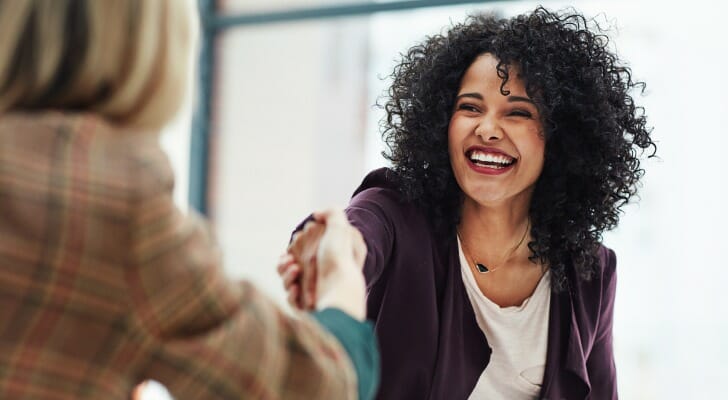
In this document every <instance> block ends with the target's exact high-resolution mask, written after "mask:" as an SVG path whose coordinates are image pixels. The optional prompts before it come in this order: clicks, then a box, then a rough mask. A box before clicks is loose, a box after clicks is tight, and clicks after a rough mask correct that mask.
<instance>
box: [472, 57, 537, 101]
mask: <svg viewBox="0 0 728 400" xmlns="http://www.w3.org/2000/svg"><path fill="white" fill-rule="evenodd" d="M498 62H499V61H498V59H497V58H496V57H495V56H493V55H492V54H490V53H485V54H481V55H479V56H478V57H477V58H476V59H475V60H474V61H473V63H472V64H470V66H469V67H468V69H467V70H466V71H465V74H464V75H463V78H462V80H461V81H460V92H463V91H471V90H476V91H479V92H480V91H483V92H490V91H494V90H495V91H498V92H500V89H501V85H502V83H503V79H502V78H501V77H500V76H498V70H497V67H498ZM503 89H504V90H507V91H510V92H512V94H519V95H525V94H526V89H525V85H524V82H523V80H522V79H521V77H520V74H519V71H518V67H517V66H515V65H509V66H508V82H506V84H505V86H504V87H503Z"/></svg>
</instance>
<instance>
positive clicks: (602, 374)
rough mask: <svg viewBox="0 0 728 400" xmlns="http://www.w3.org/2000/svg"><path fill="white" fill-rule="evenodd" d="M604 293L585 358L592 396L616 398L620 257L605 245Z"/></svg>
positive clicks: (603, 251) (595, 397)
mask: <svg viewBox="0 0 728 400" xmlns="http://www.w3.org/2000/svg"><path fill="white" fill-rule="evenodd" d="M602 260H603V265H604V269H603V276H602V296H601V307H600V314H599V319H598V320H597V330H596V336H595V337H594V344H593V345H592V350H591V352H590V354H589V357H588V359H587V360H586V366H587V371H588V372H589V381H590V384H591V394H590V398H592V399H617V371H616V367H615V363H614V350H613V347H612V327H613V322H614V297H615V291H616V286H617V275H616V266H617V260H616V256H615V254H614V251H612V250H611V249H608V248H606V247H603V248H602Z"/></svg>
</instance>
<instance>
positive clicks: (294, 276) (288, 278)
mask: <svg viewBox="0 0 728 400" xmlns="http://www.w3.org/2000/svg"><path fill="white" fill-rule="evenodd" d="M300 278H301V267H299V266H298V264H291V266H290V267H288V270H286V272H285V274H284V275H283V287H284V288H286V290H288V288H289V287H290V286H291V285H293V284H295V283H299V282H300Z"/></svg>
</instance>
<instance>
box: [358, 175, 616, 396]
mask: <svg viewBox="0 0 728 400" xmlns="http://www.w3.org/2000/svg"><path fill="white" fill-rule="evenodd" d="M392 174H394V172H392V171H391V170H388V169H379V170H376V171H373V172H371V173H370V174H369V175H368V176H367V177H366V178H365V179H364V182H363V183H362V184H361V186H359V188H358V189H357V190H356V192H355V193H354V197H353V198H352V200H351V203H350V205H349V207H348V208H347V210H346V212H347V215H348V217H349V220H350V221H351V222H352V224H353V225H354V226H356V227H357V228H358V229H359V230H361V232H362V234H363V236H364V239H365V241H366V244H367V248H368V253H367V258H366V263H365V266H364V274H365V276H366V281H367V287H368V298H367V307H368V318H369V319H370V320H372V321H374V323H375V329H376V333H377V336H378V339H379V344H380V350H381V362H382V379H381V387H380V389H379V395H378V399H392V400H409V399H411V400H424V399H432V400H436V399H447V400H458V399H467V398H468V396H469V395H470V393H471V392H472V390H473V388H474V387H475V384H476V382H477V380H478V377H479V376H480V374H481V373H482V371H483V369H484V368H486V367H487V365H488V362H489V360H490V354H491V348H490V346H489V345H488V341H487V339H486V338H485V336H484V334H483V332H482V331H481V330H480V328H479V327H478V324H477V322H476V319H475V314H474V312H473V308H472V306H471V304H470V300H469V299H468V297H467V294H466V291H465V287H464V286H463V281H462V277H461V275H460V261H459V257H458V248H457V240H456V237H455V235H454V234H453V235H449V236H444V237H443V236H442V235H438V234H436V233H435V232H434V230H433V229H432V226H431V225H430V223H429V220H428V219H427V218H426V217H425V215H424V214H423V213H422V211H421V210H419V209H418V208H417V207H415V206H414V205H413V204H411V203H407V202H405V201H404V200H403V197H402V196H401V195H400V193H399V192H398V190H397V188H396V186H395V185H394V183H393V181H392V180H391V179H389V178H388V177H389V176H391V175H392ZM599 257H600V260H601V263H600V270H599V273H598V274H597V276H596V277H595V278H594V279H592V280H591V281H589V282H584V281H579V280H576V279H571V278H573V277H570V279H571V281H572V282H574V283H573V284H572V288H571V290H570V291H568V292H564V293H554V292H552V294H551V310H550V315H549V328H548V329H549V334H548V350H547V355H546V371H545V374H544V380H543V386H542V389H541V394H540V396H539V398H540V399H545V400H561V399H566V400H571V399H596V400H604V399H616V398H617V385H616V371H615V365H614V358H613V353H612V316H613V309H614V290H615V284H616V280H615V279H616V277H615V266H616V260H615V256H614V252H613V251H612V250H610V249H608V248H606V247H603V246H602V247H601V248H600V249H599Z"/></svg>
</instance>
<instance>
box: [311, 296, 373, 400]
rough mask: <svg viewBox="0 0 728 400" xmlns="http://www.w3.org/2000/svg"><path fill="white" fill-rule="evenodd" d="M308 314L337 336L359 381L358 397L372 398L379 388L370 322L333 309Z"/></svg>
mask: <svg viewBox="0 0 728 400" xmlns="http://www.w3.org/2000/svg"><path fill="white" fill-rule="evenodd" d="M312 315H313V317H314V318H316V320H317V321H318V322H319V323H320V324H321V325H323V326H324V327H325V328H326V329H327V330H328V331H329V332H331V334H333V335H334V336H336V338H337V339H339V342H341V345H342V346H343V347H344V349H345V350H346V352H347V353H348V354H349V358H351V362H352V364H354V369H355V370H356V376H357V379H358V382H359V399H360V400H369V399H373V398H374V396H375V395H376V394H377V389H378V387H379V348H378V346H377V339H376V337H375V336H374V328H373V326H372V324H371V323H370V322H359V321H357V320H355V319H354V318H352V317H350V316H349V314H347V313H345V312H343V311H341V310H339V309H337V308H327V309H324V310H321V311H318V312H315V313H313V314H312Z"/></svg>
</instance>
